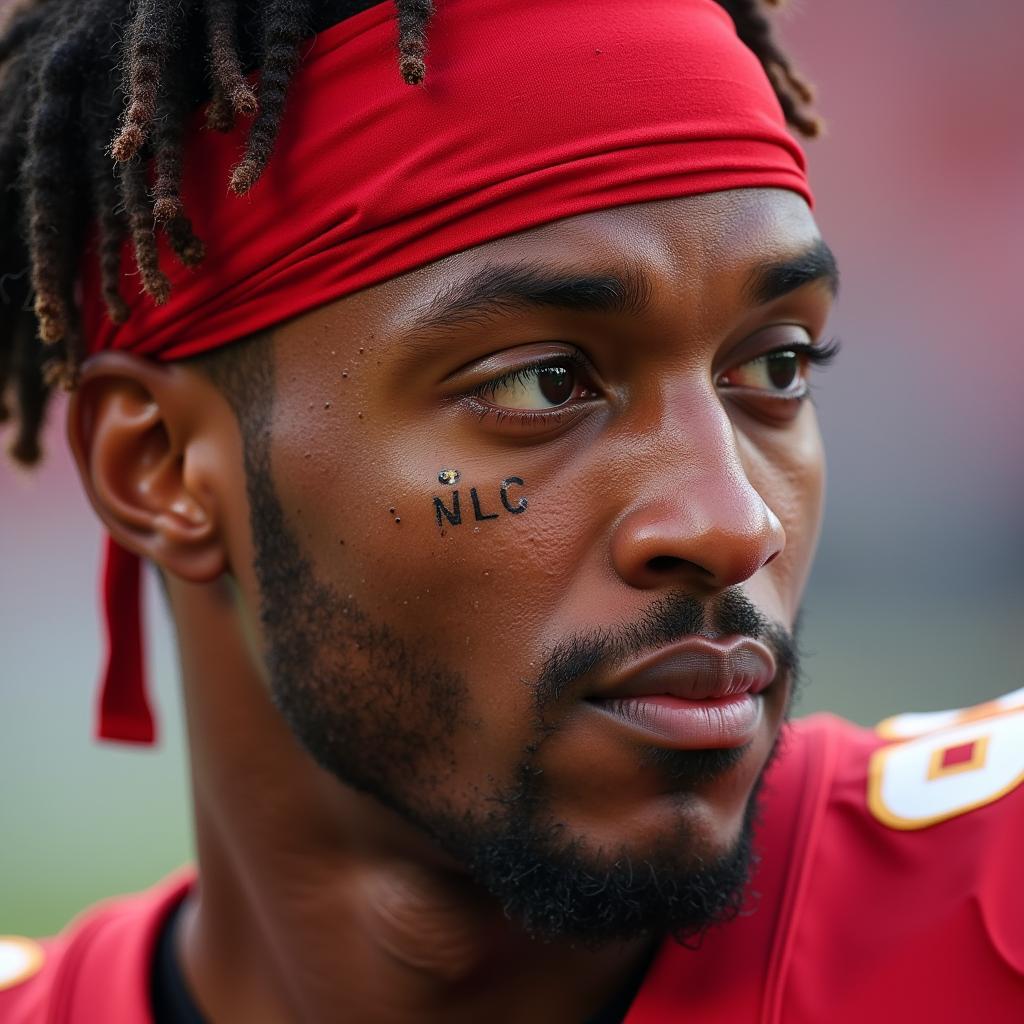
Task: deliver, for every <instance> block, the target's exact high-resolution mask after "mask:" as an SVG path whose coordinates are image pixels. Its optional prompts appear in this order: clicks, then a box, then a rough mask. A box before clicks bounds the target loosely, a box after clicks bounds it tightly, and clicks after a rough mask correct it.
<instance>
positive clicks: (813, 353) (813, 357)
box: [466, 338, 841, 426]
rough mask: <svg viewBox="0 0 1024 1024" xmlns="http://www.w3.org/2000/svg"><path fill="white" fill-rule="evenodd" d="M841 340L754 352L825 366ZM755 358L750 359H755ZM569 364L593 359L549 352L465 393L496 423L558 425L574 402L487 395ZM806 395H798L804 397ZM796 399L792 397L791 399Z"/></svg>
mask: <svg viewBox="0 0 1024 1024" xmlns="http://www.w3.org/2000/svg"><path fill="white" fill-rule="evenodd" d="M840 347H841V345H840V342H839V339H838V338H831V339H830V340H829V341H827V342H824V343H823V344H820V345H812V344H811V343H810V342H796V343H794V344H790V345H780V346H778V347H777V348H773V349H769V350H768V351H767V352H762V353H761V354H760V355H759V356H755V357H754V358H755V359H760V358H765V357H767V356H772V355H776V354H778V353H781V352H793V353H795V354H796V355H798V356H800V357H801V358H803V359H806V360H807V362H808V363H810V364H811V365H812V366H815V367H821V368H824V367H826V366H829V365H830V364H831V363H833V362H834V361H835V359H836V357H837V356H838V355H839V350H840ZM752 361H753V360H748V362H752ZM566 364H569V365H572V366H574V367H576V368H577V369H578V370H580V371H582V372H586V371H589V370H590V362H589V360H587V358H586V357H585V356H584V355H583V353H581V352H579V351H573V352H567V353H565V354H564V355H560V356H555V357H551V356H546V357H543V358H540V359H536V360H534V361H532V362H529V363H525V364H524V365H522V366H517V367H516V368H515V369H514V370H509V371H508V372H507V373H503V374H501V375H500V376H498V377H491V378H490V379H489V380H485V381H483V382H482V383H480V384H478V385H476V387H474V388H472V389H470V390H469V391H467V392H466V397H467V398H471V399H477V400H478V402H477V411H478V412H479V415H480V419H481V420H484V419H486V418H487V417H489V416H493V417H494V420H495V422H496V423H503V422H506V421H509V420H511V421H513V422H515V423H518V424H522V425H524V426H531V425H536V424H541V423H543V424H545V425H548V426H556V425H558V424H559V423H561V422H562V420H563V419H564V418H565V415H566V413H572V412H573V411H574V408H575V406H563V407H562V408H559V409H548V410H544V411H541V410H538V409H502V408H500V407H498V406H494V405H491V404H489V403H488V402H487V401H486V399H487V397H488V396H491V397H493V396H494V394H495V392H497V391H498V389H499V388H502V387H505V386H506V385H508V384H514V383H523V382H525V381H527V380H529V379H530V378H531V377H532V376H533V375H534V374H535V373H536V372H537V371H538V370H543V369H546V368H547V367H550V366H565V365H566ZM803 397H804V396H800V398H798V399H796V400H797V401H801V400H802V399H803ZM792 400H793V399H790V401H792Z"/></svg>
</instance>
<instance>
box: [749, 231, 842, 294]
mask: <svg viewBox="0 0 1024 1024" xmlns="http://www.w3.org/2000/svg"><path fill="white" fill-rule="evenodd" d="M816 281H820V282H821V283H823V284H824V285H825V287H826V288H828V290H829V294H830V295H831V296H832V297H833V298H835V297H836V295H837V294H838V293H839V267H838V266H837V265H836V258H835V255H834V254H833V253H832V250H831V249H830V248H829V247H828V245H827V244H826V243H825V240H824V239H823V238H818V239H816V240H815V241H814V242H813V243H812V244H811V246H810V247H809V248H807V249H805V250H804V251H803V252H800V253H797V254H796V255H795V256H790V257H788V258H786V259H784V260H780V261H779V262H777V263H766V264H765V265H763V266H760V267H757V268H755V269H754V270H753V271H752V272H751V274H750V277H749V278H747V286H746V294H747V298H749V299H750V300H751V301H752V302H753V303H754V304H755V305H758V306H763V305H765V304H767V303H769V302H774V301H775V300H776V299H781V298H782V296H783V295H788V294H789V293H790V292H794V291H796V290H797V288H803V287H804V286H805V285H808V284H813V283H814V282H816Z"/></svg>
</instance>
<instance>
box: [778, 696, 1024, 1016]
mask: <svg viewBox="0 0 1024 1024" xmlns="http://www.w3.org/2000/svg"><path fill="white" fill-rule="evenodd" d="M801 728H802V729H803V730H805V732H806V734H807V736H808V738H809V739H810V738H812V737H815V736H817V738H818V742H820V743H823V745H824V747H825V748H827V749H828V751H829V754H828V756H827V757H826V758H824V759H823V763H824V765H825V767H824V769H823V779H825V780H826V781H825V782H824V784H823V785H822V787H821V792H822V796H821V799H820V802H819V806H818V811H817V813H816V814H815V815H814V816H813V819H812V820H810V822H809V825H808V829H807V832H806V833H805V843H806V849H807V860H806V866H805V869H804V871H803V873H802V878H801V886H802V892H801V898H800V900H799V901H798V902H797V903H795V904H794V906H793V914H792V919H791V922H790V928H791V939H792V942H793V949H794V950H795V951H796V952H794V954H793V956H794V960H793V966H792V968H791V970H790V972H789V975H788V977H789V982H790V984H791V985H792V986H793V988H792V991H793V992H794V993H795V992H796V991H797V990H799V989H800V988H801V981H802V979H801V977H800V974H801V972H800V971H799V969H798V967H797V966H796V965H797V964H798V963H799V959H798V954H803V955H804V956H810V955H811V951H812V950H813V951H814V953H813V955H814V956H815V957H817V959H818V963H817V965H816V970H815V975H816V977H815V982H816V983H819V984H820V983H822V982H823V981H824V982H825V983H826V984H827V985H832V986H845V987H846V988H847V989H848V1005H850V1006H857V1007H859V1008H860V1009H862V1010H864V1012H867V1009H868V1007H870V1006H871V1005H872V1000H878V999H883V998H884V999H886V1000H887V1001H888V1004H889V1005H890V1007H891V1008H893V1009H895V1006H894V1004H893V998H894V997H893V996H892V995H891V993H895V994H896V996H895V998H896V1002H897V1003H898V1004H899V1007H900V1008H901V1011H902V1012H905V1013H906V1014H909V1015H910V1018H913V1019H922V1020H923V1019H937V1018H936V1017H935V1014H938V1017H939V1018H941V1017H942V1014H943V1013H947V1012H950V1011H951V1010H952V1008H956V1009H957V1011H958V1012H962V1013H966V1014H968V1015H970V1014H971V1013H977V1014H978V1015H979V1016H977V1017H976V1018H975V1019H981V1018H982V1017H984V1019H985V1020H988V1021H999V1022H1002V1021H1008V1022H1009V1021H1014V1022H1015V1021H1019V1020H1024V890H1022V889H1021V886H1020V865H1021V863H1022V860H1024V689H1022V690H1017V691H1015V692H1013V693H1009V694H1006V695H1005V696H1003V697H1000V698H998V699H997V700H993V701H988V702H986V703H984V704H980V705H977V706H975V707H969V708H958V709H954V710H951V711H941V712H928V713H922V714H918V713H911V714H904V715H897V716H895V717H893V718H889V719H887V720H886V721H884V722H883V723H881V725H880V726H878V727H877V728H876V729H873V730H871V729H862V728H860V727H857V726H853V725H850V724H849V723H846V722H841V721H840V720H838V719H835V718H827V717H826V718H820V719H817V720H814V719H812V720H809V721H808V722H807V723H806V724H804V725H803V726H802V727H801ZM839 921H842V922H843V926H842V929H841V931H837V929H836V922H839ZM854 978H855V979H857V980H856V983H855V984H854V983H852V982H851V979H854ZM886 993H890V995H886ZM965 993H968V994H969V997H968V996H965ZM910 1018H908V1019H910ZM900 1019H902V1018H900Z"/></svg>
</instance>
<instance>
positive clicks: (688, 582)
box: [611, 414, 786, 595]
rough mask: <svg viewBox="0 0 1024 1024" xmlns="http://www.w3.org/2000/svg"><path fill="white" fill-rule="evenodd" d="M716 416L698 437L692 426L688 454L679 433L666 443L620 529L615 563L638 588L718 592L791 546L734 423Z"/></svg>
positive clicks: (615, 539)
mask: <svg viewBox="0 0 1024 1024" xmlns="http://www.w3.org/2000/svg"><path fill="white" fill-rule="evenodd" d="M714 419H715V420H716V421H718V422H716V423H714V424H706V425H705V427H706V428H707V427H710V428H711V429H710V430H708V429H704V430H702V431H700V434H699V436H696V437H695V436H694V433H693V432H692V428H693V426H694V425H693V424H692V422H691V423H690V424H689V427H690V429H689V430H687V434H688V438H687V444H686V445H685V446H684V448H685V450H682V451H681V450H680V448H681V446H680V445H679V443H678V436H679V435H678V434H676V435H675V437H676V439H677V440H676V442H675V443H674V444H666V445H665V446H663V447H662V446H659V447H660V452H661V457H660V458H659V460H658V463H657V465H656V466H655V467H654V468H653V469H652V471H651V472H650V473H648V474H647V478H646V480H644V481H643V483H642V485H641V489H640V490H639V492H634V494H635V495H636V496H635V497H634V499H633V501H632V502H631V504H630V505H629V506H628V507H627V509H626V512H625V514H624V515H622V516H621V518H620V519H619V520H618V522H617V523H616V525H615V527H614V530H613V534H612V539H611V559H612V564H613V566H614V568H615V571H616V573H617V574H618V575H619V576H620V577H621V579H622V580H623V581H625V582H626V583H628V584H629V585H630V586H632V587H637V588H640V589H653V588H658V587H666V586H671V587H685V588H686V589H687V590H690V591H691V592H694V593H695V594H707V595H710V594H713V593H715V592H717V591H719V590H723V589H725V588H727V587H731V586H735V585H736V584H739V583H742V582H744V581H745V580H747V579H749V578H750V577H751V576H753V575H754V573H756V572H757V571H758V570H759V569H761V568H762V567H763V566H765V565H767V564H768V563H769V562H770V561H772V559H774V558H775V557H776V556H778V555H779V554H780V553H781V552H782V550H783V548H784V547H785V544H786V535H785V531H784V530H783V527H782V523H781V522H780V521H779V518H778V516H777V515H775V513H774V512H773V511H772V510H771V509H770V508H769V507H768V505H767V504H766V503H765V501H764V499H763V498H762V497H761V495H760V494H759V493H758V492H757V490H755V488H754V487H753V485H752V484H751V483H750V480H749V478H748V476H747V473H746V470H745V469H744V467H743V464H742V462H741V460H740V456H739V451H738V449H737V442H736V437H735V435H734V433H733V430H732V425H731V424H730V423H729V421H728V418H727V417H725V416H724V414H722V416H721V417H718V416H716V417H714ZM722 419H724V421H725V422H724V423H723V422H721V420H722ZM649 440H652V439H649Z"/></svg>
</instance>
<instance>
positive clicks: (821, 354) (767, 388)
mask: <svg viewBox="0 0 1024 1024" xmlns="http://www.w3.org/2000/svg"><path fill="white" fill-rule="evenodd" d="M838 349H839V346H838V344H837V343H835V342H832V343H829V344H827V345H810V344H802V345H791V346H789V347H787V348H781V349H776V350H775V351H774V352H766V353H765V354H764V355H761V356H758V357H757V358H756V359H749V360H747V362H745V363H741V364H740V365H739V366H736V367H734V368H733V369H731V370H727V371H726V372H725V373H723V374H722V375H721V376H720V377H719V378H718V385H719V386H720V387H726V388H742V389H743V390H745V391H757V392H761V393H763V394H765V395H768V396H772V397H777V398H804V397H805V396H806V395H807V391H808V379H809V367H810V365H811V364H812V363H813V364H815V365H826V364H828V363H830V362H831V361H832V360H833V359H834V358H835V356H836V354H837V352H838Z"/></svg>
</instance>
